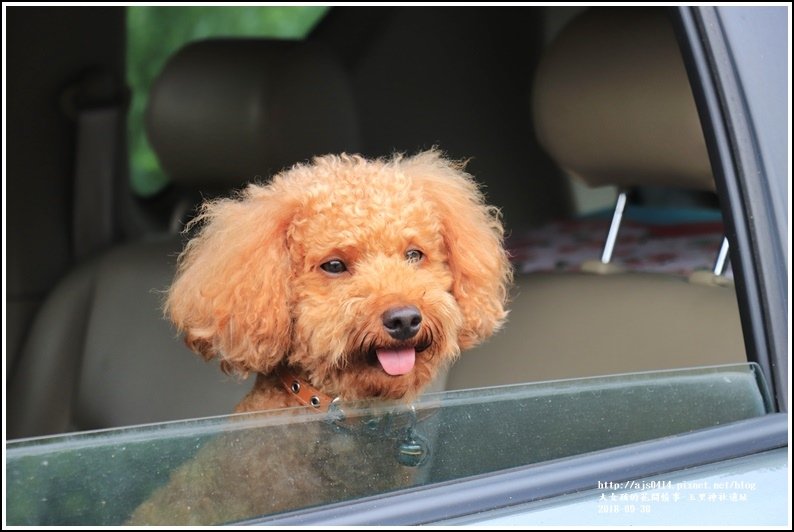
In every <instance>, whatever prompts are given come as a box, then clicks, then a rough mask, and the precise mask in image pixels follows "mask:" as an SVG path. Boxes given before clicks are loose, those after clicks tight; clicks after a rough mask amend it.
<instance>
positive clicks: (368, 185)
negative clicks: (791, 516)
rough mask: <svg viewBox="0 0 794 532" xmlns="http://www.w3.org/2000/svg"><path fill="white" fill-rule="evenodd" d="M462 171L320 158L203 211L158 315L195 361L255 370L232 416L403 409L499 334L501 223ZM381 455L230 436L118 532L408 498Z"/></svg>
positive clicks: (264, 434) (287, 438) (329, 444)
mask: <svg viewBox="0 0 794 532" xmlns="http://www.w3.org/2000/svg"><path fill="white" fill-rule="evenodd" d="M462 166H463V165H462V164H458V163H455V162H451V161H449V160H446V159H444V158H443V157H442V156H441V155H440V154H439V153H438V152H437V151H434V150H433V151H427V152H424V153H420V154H418V155H416V156H414V157H409V158H405V157H402V156H395V157H393V158H391V159H389V160H375V161H370V160H366V159H364V158H362V157H359V156H348V155H341V156H330V155H329V156H324V157H318V158H316V159H314V161H313V162H312V163H311V164H307V165H297V166H295V167H293V168H292V169H290V170H287V171H285V172H283V173H281V174H279V175H276V176H275V177H274V178H273V180H272V182H271V183H270V184H268V185H266V186H262V185H249V186H248V188H246V189H245V190H244V191H243V192H242V193H241V194H240V196H239V197H238V198H236V199H221V200H217V201H212V202H209V203H207V204H205V205H204V207H203V210H202V212H201V215H200V216H199V217H198V219H197V221H196V222H195V223H199V224H201V230H200V232H199V234H198V235H197V236H196V237H195V238H193V239H192V240H191V241H190V242H189V243H188V245H187V248H186V249H185V251H184V252H183V253H182V255H181V256H180V258H179V268H178V272H177V276H176V279H175V281H174V283H173V286H172V287H171V289H170V291H169V293H168V299H167V303H166V309H167V312H168V314H169V315H170V317H171V319H172V320H173V321H174V323H175V324H176V325H177V327H178V328H179V330H180V331H182V332H183V333H184V335H185V339H186V342H187V344H188V345H189V346H190V347H191V348H192V349H193V350H194V351H196V352H198V353H200V354H201V355H202V356H204V357H205V358H206V359H212V358H215V357H219V358H220V360H221V366H222V368H223V369H224V370H225V371H233V372H236V373H240V374H246V373H249V372H256V374H257V380H256V384H255V386H254V388H253V390H251V392H249V393H248V395H247V396H246V397H245V398H244V399H243V400H242V401H241V402H240V404H239V405H238V406H237V408H236V410H237V412H250V411H254V410H263V409H272V408H279V407H286V406H298V405H301V404H304V405H310V406H313V407H315V408H317V409H319V410H326V409H327V408H328V406H329V403H331V402H332V401H333V400H334V399H336V398H339V399H341V400H356V399H370V398H382V399H397V400H403V401H409V400H411V399H413V398H414V397H415V396H416V395H417V394H418V393H419V392H420V391H421V390H422V388H423V387H424V386H426V385H427V384H428V383H429V382H430V381H431V380H432V379H433V378H434V377H435V376H436V374H437V373H438V371H439V369H440V368H442V367H443V366H444V365H445V364H448V363H450V362H451V361H453V360H454V359H455V358H456V357H457V356H458V354H459V353H460V351H461V350H464V349H467V348H470V347H472V346H474V345H476V344H477V343H479V342H480V341H482V340H483V339H485V338H487V337H488V336H490V335H491V334H492V333H493V332H494V331H496V330H497V329H498V328H499V327H500V326H501V325H502V322H503V321H504V319H505V316H506V311H505V309H504V305H505V297H506V291H507V287H508V284H509V282H510V280H511V275H512V272H511V269H510V266H509V262H508V259H507V255H506V253H505V251H504V248H503V242H502V237H503V230H502V225H501V223H500V221H499V218H498V212H497V211H496V209H494V208H493V207H489V206H487V205H485V203H484V200H483V196H482V194H481V193H480V192H479V191H478V189H477V186H476V184H475V182H474V181H473V179H472V178H471V176H469V175H468V174H466V173H465V172H464V171H463V168H462ZM231 448H234V451H233V452H231V451H230V450H229V449H231ZM276 448H277V450H278V452H275V453H274V452H273V451H274V449H276ZM393 449H394V442H392V441H388V438H382V437H378V436H377V435H371V434H360V433H356V432H355V431H352V432H350V433H349V434H348V433H343V434H340V433H339V432H338V431H334V430H333V429H332V428H330V427H329V426H328V425H322V424H321V425H317V424H314V425H311V424H308V425H306V424H304V425H302V426H291V425H283V424H282V425H278V426H269V427H267V430H266V431H243V432H240V431H237V432H230V433H227V434H224V435H223V436H221V437H219V438H217V439H216V440H214V441H212V442H210V444H208V445H205V447H204V448H202V449H201V451H199V453H198V455H197V456H196V457H195V458H194V459H193V460H191V461H189V462H188V463H187V464H184V465H183V466H181V467H180V468H178V469H177V470H176V471H175V472H174V474H173V475H172V477H171V481H170V482H169V484H167V485H166V486H164V487H162V488H160V489H158V490H157V491H156V492H155V493H154V494H153V495H152V497H150V498H149V500H147V501H146V502H145V503H144V504H142V505H141V506H140V507H139V508H138V509H137V510H136V512H135V513H134V514H133V516H132V519H131V523H138V524H164V523H168V524H178V523H182V524H188V523H192V524H209V523H221V522H228V521H231V520H235V519H241V518H245V517H250V516H253V515H257V514H258V513H262V512H274V511H283V510H288V509H291V508H296V507H302V506H307V505H311V504H319V503H323V502H330V501H332V500H333V497H340V496H344V497H353V496H361V495H366V494H371V493H376V492H382V491H385V490H388V489H394V488H397V487H400V486H405V485H408V484H410V483H411V482H412V480H411V479H412V478H413V477H414V475H415V471H411V469H410V468H408V467H403V465H401V464H398V463H397V462H396V461H395V460H394V459H393V458H392V456H394V455H393ZM329 493H330V494H332V495H333V497H331V498H330V499H329V498H327V497H329V495H328V494H329ZM340 494H341V495H340Z"/></svg>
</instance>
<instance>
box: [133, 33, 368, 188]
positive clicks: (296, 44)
mask: <svg viewBox="0 0 794 532" xmlns="http://www.w3.org/2000/svg"><path fill="white" fill-rule="evenodd" d="M146 132H147V134H148V137H149V141H150V143H151V145H152V147H153V148H154V150H155V152H156V153H157V155H158V157H159V158H160V163H161V164H162V166H163V168H164V170H165V171H166V172H167V173H168V174H169V176H170V177H171V179H172V180H173V181H174V182H176V183H179V184H186V185H190V186H192V187H196V186H207V187H210V188H212V189H227V188H231V187H236V186H239V185H241V184H242V183H244V182H246V181H248V180H251V179H253V178H255V177H259V178H265V177H268V176H269V175H270V174H272V173H275V172H277V171H279V170H280V169H282V168H284V167H288V166H291V165H292V164H294V163H296V162H299V161H303V160H306V159H309V158H311V157H312V156H315V155H322V154H326V153H339V152H343V151H347V152H358V151H360V149H359V146H358V142H359V137H358V125H357V119H356V114H355V108H354V102H353V95H352V89H351V87H350V83H349V80H348V79H347V76H346V74H345V72H344V70H343V68H342V66H341V64H340V63H339V62H338V61H337V60H336V59H335V57H334V56H333V55H332V54H330V53H329V52H328V51H327V50H325V49H323V48H322V47H321V46H319V45H317V44H315V43H308V42H300V41H272V40H260V39H257V40H253V39H213V40H205V41H198V42H194V43H191V44H188V45H187V46H185V47H184V48H182V49H181V50H180V51H179V52H177V53H176V54H175V55H174V56H173V57H172V58H171V59H170V60H169V61H168V63H167V64H166V66H165V67H164V68H163V71H162V72H161V74H160V76H159V77H158V78H157V80H156V81H155V83H154V87H153V88H152V90H151V94H150V97H149V105H148V108H147V110H146Z"/></svg>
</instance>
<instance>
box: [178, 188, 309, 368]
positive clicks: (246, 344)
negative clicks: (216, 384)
mask: <svg viewBox="0 0 794 532" xmlns="http://www.w3.org/2000/svg"><path fill="white" fill-rule="evenodd" d="M279 192H281V191H279ZM277 196H281V197H277ZM292 211H293V208H292V207H291V206H290V203H289V201H288V200H287V199H286V198H284V197H283V195H282V194H277V192H276V190H274V189H273V188H272V187H267V186H260V185H249V186H248V188H246V189H245V190H244V191H243V192H242V193H241V194H240V195H239V197H238V198H236V199H220V200H214V201H209V202H206V203H205V204H204V205H203V206H202V209H201V213H200V215H199V216H198V218H197V219H196V220H195V221H194V222H192V223H191V226H193V225H196V224H200V225H201V229H200V232H199V233H198V235H197V236H195V237H194V238H193V239H191V240H190V242H189V243H188V244H187V246H186V247H185V250H184V251H183V252H182V254H181V255H180V256H179V260H178V267H177V274H176V277H175V280H174V282H173V284H172V286H171V288H170V289H169V291H168V296H167V299H166V303H165V311H166V314H167V315H168V316H169V317H170V318H171V320H172V321H173V322H174V324H175V325H176V326H177V328H178V329H179V330H180V331H181V332H183V333H184V335H185V342H186V343H187V345H188V347H190V349H192V350H193V351H195V352H196V353H199V354H200V355H202V356H203V357H204V358H205V359H207V360H210V359H212V358H214V357H216V356H219V357H220V358H221V368H222V369H223V370H224V371H226V372H229V371H235V372H238V373H242V374H245V373H247V372H248V371H256V372H262V373H267V372H269V371H271V370H272V369H273V368H274V367H275V366H276V365H278V363H279V362H280V361H281V360H282V358H283V357H284V356H286V354H287V353H288V350H289V347H290V342H291V318H290V306H289V305H290V304H289V301H290V278H291V269H292V268H291V264H290V256H289V252H288V248H287V237H286V233H287V228H288V226H289V223H290V220H291V217H292V216H293V212H292Z"/></svg>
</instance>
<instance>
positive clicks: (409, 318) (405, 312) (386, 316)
mask: <svg viewBox="0 0 794 532" xmlns="http://www.w3.org/2000/svg"><path fill="white" fill-rule="evenodd" d="M381 319H382V320H383V327H384V328H385V329H386V332H388V333H389V335H390V336H391V337H392V338H394V339H395V340H408V339H409V338H413V337H414V336H416V333H418V332H419V325H420V324H421V323H422V314H421V313H420V312H419V309H418V308H416V307H414V306H413V305H410V306H407V307H395V308H392V309H389V310H387V311H386V312H384V313H383V316H381Z"/></svg>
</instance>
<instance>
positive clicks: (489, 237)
mask: <svg viewBox="0 0 794 532" xmlns="http://www.w3.org/2000/svg"><path fill="white" fill-rule="evenodd" d="M401 164H404V165H406V168H408V169H409V170H406V171H409V172H410V173H411V176H412V178H413V179H414V181H415V182H418V183H420V184H421V186H422V187H423V189H424V191H425V193H426V194H427V196H428V197H429V199H430V200H431V202H432V203H433V204H434V207H435V208H436V209H437V210H438V212H439V213H440V215H441V220H442V232H443V238H444V243H445V245H446V248H447V252H448V254H449V268H450V270H451V272H452V276H453V285H452V294H453V295H454V296H455V299H456V300H457V302H458V305H459V306H460V309H461V312H462V314H463V320H464V322H463V327H462V328H461V330H460V333H459V335H458V345H459V346H460V348H461V349H468V348H470V347H473V346H475V345H477V344H478V343H480V342H481V341H482V340H484V339H486V338H488V337H489V336H490V335H491V334H493V333H494V332H495V331H496V330H498V329H499V327H501V325H502V323H503V322H504V319H505V317H506V316H507V312H506V311H505V304H506V299H507V291H508V287H509V285H510V283H511V281H512V277H513V272H512V268H511V266H510V262H509V260H508V257H507V253H506V251H505V249H504V242H503V237H504V229H503V227H502V223H501V221H500V214H499V211H498V209H496V208H495V207H491V206H488V205H486V203H485V198H484V197H483V194H482V193H481V192H480V190H479V189H478V187H477V184H476V182H475V181H474V178H473V177H472V176H470V175H469V174H467V173H466V172H465V171H464V170H463V167H464V164H463V163H458V162H455V161H449V160H447V159H445V158H443V157H442V156H441V154H440V153H439V152H438V151H436V150H430V151H426V152H422V153H420V154H418V155H416V156H414V157H411V158H409V159H406V160H404V161H403V162H402V163H401Z"/></svg>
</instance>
